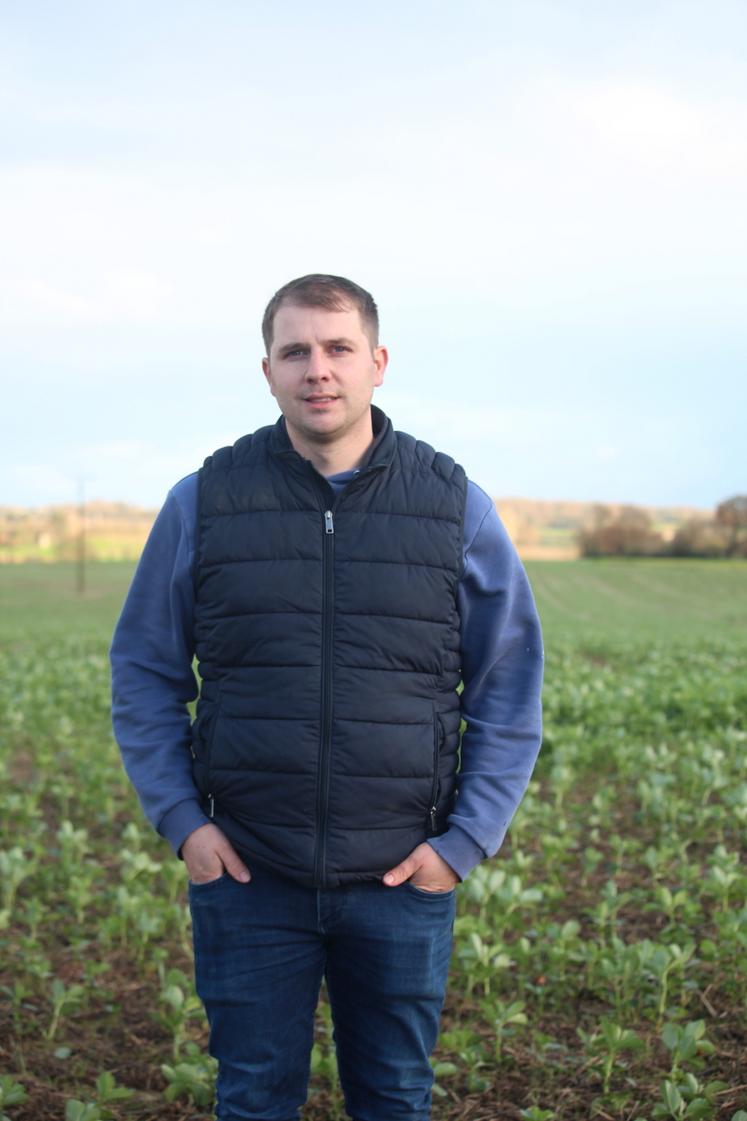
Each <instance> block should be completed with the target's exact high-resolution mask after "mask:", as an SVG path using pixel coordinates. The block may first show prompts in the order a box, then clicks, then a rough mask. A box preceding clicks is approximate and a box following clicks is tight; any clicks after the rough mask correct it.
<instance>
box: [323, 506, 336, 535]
mask: <svg viewBox="0 0 747 1121" xmlns="http://www.w3.org/2000/svg"><path fill="white" fill-rule="evenodd" d="M324 532H325V533H334V532H335V523H334V520H333V518H332V511H331V510H325V511H324Z"/></svg>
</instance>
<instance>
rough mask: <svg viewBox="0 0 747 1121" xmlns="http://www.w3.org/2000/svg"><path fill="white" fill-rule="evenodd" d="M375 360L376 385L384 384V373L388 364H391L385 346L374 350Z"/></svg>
mask: <svg viewBox="0 0 747 1121" xmlns="http://www.w3.org/2000/svg"><path fill="white" fill-rule="evenodd" d="M373 360H374V367H375V369H376V372H375V374H374V385H383V384H384V371H385V370H386V367H387V363H388V362H389V354H388V352H387V349H386V347H385V346H376V347H374V350H373Z"/></svg>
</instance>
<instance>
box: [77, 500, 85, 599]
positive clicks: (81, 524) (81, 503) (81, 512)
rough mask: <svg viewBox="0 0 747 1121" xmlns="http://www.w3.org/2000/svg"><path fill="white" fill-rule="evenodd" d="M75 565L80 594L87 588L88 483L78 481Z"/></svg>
mask: <svg viewBox="0 0 747 1121" xmlns="http://www.w3.org/2000/svg"><path fill="white" fill-rule="evenodd" d="M77 545H78V547H77V550H76V565H75V588H76V591H77V593H78V595H79V596H82V595H84V594H85V590H86V483H85V479H81V480H80V481H79V483H78V542H77Z"/></svg>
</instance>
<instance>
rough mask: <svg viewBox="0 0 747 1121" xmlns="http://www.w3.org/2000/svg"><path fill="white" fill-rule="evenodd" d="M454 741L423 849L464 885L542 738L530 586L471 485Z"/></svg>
mask: <svg viewBox="0 0 747 1121" xmlns="http://www.w3.org/2000/svg"><path fill="white" fill-rule="evenodd" d="M458 599H459V613H460V626H461V653H462V679H463V684H464V689H463V692H462V717H463V719H464V720H465V722H466V725H467V727H466V731H465V732H464V736H463V738H462V746H461V763H460V768H459V774H458V776H457V790H458V795H457V801H456V805H455V807H454V811H453V813H452V814H451V815H450V816H449V819H448V829H447V831H446V833H444V834H442V835H441V836H440V837H434V838H432V839H431V840H430V842H429V843H430V844H431V845H432V846H433V848H434V849H435V850H436V851H437V852H438V853H439V855H440V856H441V857H442V858H443V859H444V860H445V861H446V862H447V863H448V864H449V865H450V866H451V867H452V868H453V869H454V871H455V872H456V873H457V874H458V875H459V876H460V877H461V878H462V879H464V878H465V876H467V874H468V873H469V872H470V871H471V870H472V868H473V867H474V866H475V865H476V864H477V863H479V861H480V860H483V859H484V858H485V857H488V856H493V855H494V854H495V853H496V852H497V851H498V849H499V847H500V845H501V843H502V842H503V839H504V837H505V835H506V831H507V829H508V826H509V823H510V821H511V818H512V817H513V815H514V812H515V811H516V809H517V807H518V805H519V802H520V801H521V799H522V797H523V795H524V791H525V790H526V788H527V784H528V782H529V779H530V777H531V774H532V770H533V769H534V764H535V762H536V759H537V755H538V753H539V748H540V742H541V737H542V719H541V690H542V674H543V649H542V634H541V630H540V623H539V618H538V616H537V610H536V608H535V605H534V599H533V596H532V592H531V588H530V586H529V581H528V579H527V576H526V573H525V571H524V568H523V565H522V564H521V561H520V560H519V557H518V555H517V553H516V550H515V549H514V547H513V545H512V543H511V541H510V539H509V537H508V534H507V533H506V530H505V529H504V527H503V525H502V523H501V521H500V519H499V517H498V514H497V513H496V510H495V506H494V505H493V501H492V499H490V498H489V497H488V496H487V495H486V494H485V493H484V492H483V491H481V490H480V489H479V487H476V486H475V485H474V484H473V483H470V484H469V490H468V496H467V512H466V517H465V558H464V569H463V573H462V579H461V581H460V586H459V592H458Z"/></svg>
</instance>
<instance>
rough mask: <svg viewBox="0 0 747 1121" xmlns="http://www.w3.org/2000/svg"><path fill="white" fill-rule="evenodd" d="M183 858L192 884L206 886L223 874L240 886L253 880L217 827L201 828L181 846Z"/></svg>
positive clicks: (206, 826) (207, 826)
mask: <svg viewBox="0 0 747 1121" xmlns="http://www.w3.org/2000/svg"><path fill="white" fill-rule="evenodd" d="M182 857H183V858H184V863H185V864H186V865H187V872H188V873H189V878H190V880H191V881H192V883H193V884H207V883H209V882H210V880H217V879H218V878H219V877H220V876H222V875H223V873H224V872H227V873H228V875H229V876H233V878H234V879H235V880H238V881H239V882H240V883H242V884H246V883H248V882H249V880H250V879H251V878H252V877H251V876H250V874H249V869H248V868H247V866H246V864H244V862H243V860H242V859H241V857H240V856H239V854H238V853H237V852H236V850H235V849H234V847H233V845H232V844H231V842H230V841H229V839H228V837H227V836H226V835H225V833H223V832H221V830H220V829H219V828H218V826H217V825H201V826H200V828H199V829H195V831H194V833H190V834H189V836H188V837H187V839H186V841H185V842H184V844H183V845H182Z"/></svg>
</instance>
